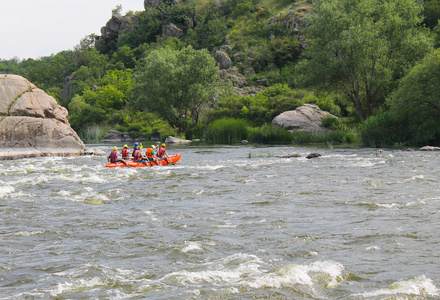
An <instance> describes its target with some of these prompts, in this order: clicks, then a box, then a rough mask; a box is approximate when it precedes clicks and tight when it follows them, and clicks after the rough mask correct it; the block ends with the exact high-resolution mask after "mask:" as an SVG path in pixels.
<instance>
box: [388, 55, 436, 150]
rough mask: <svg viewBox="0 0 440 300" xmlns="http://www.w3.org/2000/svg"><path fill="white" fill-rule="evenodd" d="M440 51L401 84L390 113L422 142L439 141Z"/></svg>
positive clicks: (426, 60)
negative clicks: (406, 125)
mask: <svg viewBox="0 0 440 300" xmlns="http://www.w3.org/2000/svg"><path fill="white" fill-rule="evenodd" d="M439 82H440V49H437V50H436V51H434V52H433V53H432V54H430V55H428V56H426V57H425V58H424V59H423V61H422V62H421V63H420V64H418V65H416V66H415V67H414V68H413V69H412V70H411V71H410V72H409V74H408V75H406V76H405V77H404V78H402V80H401V81H400V84H399V88H398V89H397V90H396V91H395V92H394V93H393V95H392V97H391V98H390V104H391V109H392V110H393V111H395V112H396V113H397V115H398V116H399V119H400V120H401V122H404V123H406V124H408V125H409V130H411V131H413V132H414V133H415V134H417V135H419V136H423V137H421V138H419V140H420V139H425V140H431V141H436V142H439V141H440V98H439V95H440V85H439Z"/></svg>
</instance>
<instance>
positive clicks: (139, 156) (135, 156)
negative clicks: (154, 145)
mask: <svg viewBox="0 0 440 300" xmlns="http://www.w3.org/2000/svg"><path fill="white" fill-rule="evenodd" d="M131 155H133V160H134V161H136V162H145V160H144V157H143V155H142V151H141V146H137V147H136V149H135V150H134V151H133V153H132V154H131Z"/></svg>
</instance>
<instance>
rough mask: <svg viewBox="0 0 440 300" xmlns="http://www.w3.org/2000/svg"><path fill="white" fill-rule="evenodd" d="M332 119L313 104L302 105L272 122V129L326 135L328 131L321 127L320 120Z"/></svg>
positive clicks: (327, 113) (329, 114) (330, 115)
mask: <svg viewBox="0 0 440 300" xmlns="http://www.w3.org/2000/svg"><path fill="white" fill-rule="evenodd" d="M327 117H334V118H337V117H336V116H334V115H332V114H331V113H329V112H326V111H322V110H321V109H320V108H319V107H318V106H317V105H315V104H304V105H302V106H300V107H298V108H297V109H295V110H289V111H285V112H283V113H281V114H279V115H278V116H276V117H275V118H274V119H273V120H272V126H273V127H281V128H284V129H286V130H290V131H308V132H313V133H327V132H328V131H329V129H327V128H325V127H323V126H322V125H321V122H322V119H324V118H327Z"/></svg>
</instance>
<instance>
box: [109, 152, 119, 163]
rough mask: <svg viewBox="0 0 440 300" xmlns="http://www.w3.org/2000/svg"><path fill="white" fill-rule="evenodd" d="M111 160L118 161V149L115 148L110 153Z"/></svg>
mask: <svg viewBox="0 0 440 300" xmlns="http://www.w3.org/2000/svg"><path fill="white" fill-rule="evenodd" d="M110 162H112V163H115V162H118V151H116V150H113V151H112V153H110Z"/></svg>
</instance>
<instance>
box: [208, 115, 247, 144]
mask: <svg viewBox="0 0 440 300" xmlns="http://www.w3.org/2000/svg"><path fill="white" fill-rule="evenodd" d="M247 126H248V125H247V123H246V121H244V120H241V119H227V118H226V119H219V120H216V121H214V122H212V123H211V124H209V125H208V127H207V128H206V131H205V139H206V141H207V142H208V143H214V144H235V143H238V142H241V141H242V140H245V139H247V137H248V129H247Z"/></svg>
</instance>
